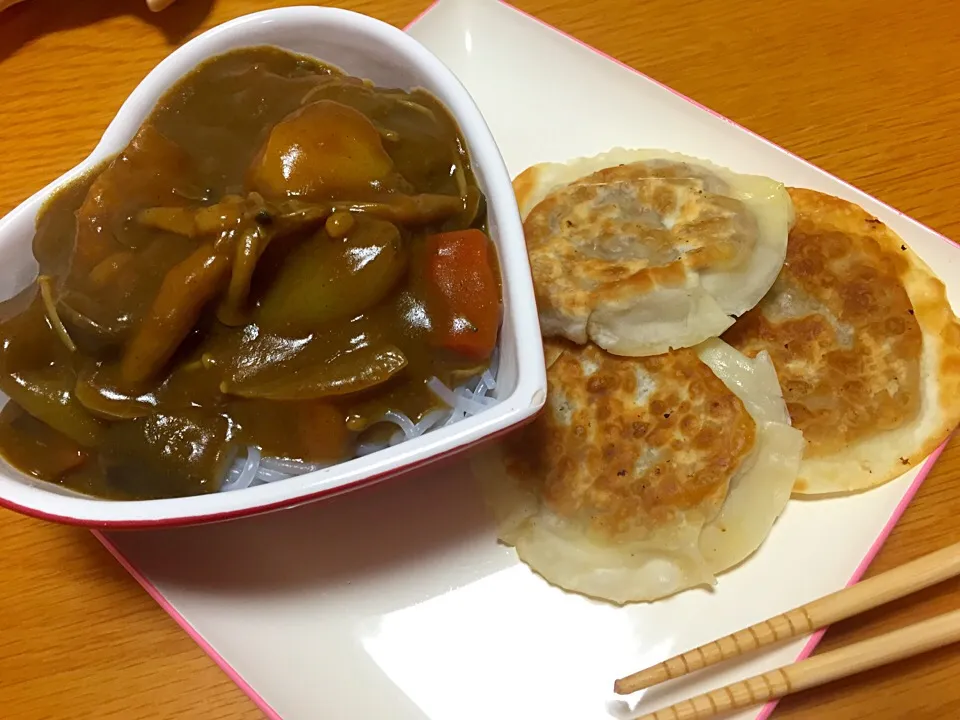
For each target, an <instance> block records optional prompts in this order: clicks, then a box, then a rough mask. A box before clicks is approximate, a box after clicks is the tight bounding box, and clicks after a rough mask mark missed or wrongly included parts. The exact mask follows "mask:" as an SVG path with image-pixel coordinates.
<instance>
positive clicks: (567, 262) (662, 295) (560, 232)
mask: <svg viewBox="0 0 960 720" xmlns="http://www.w3.org/2000/svg"><path fill="white" fill-rule="evenodd" d="M514 190H515V191H516V195H517V200H518V203H519V205H520V212H521V215H522V216H523V218H524V233H525V235H526V240H527V251H528V253H529V256H530V264H531V268H532V271H533V277H534V284H535V286H536V289H537V304H538V307H539V310H540V324H541V329H542V331H543V335H544V336H545V337H564V338H567V339H568V340H571V341H573V342H575V343H579V344H583V343H585V342H587V341H588V340H591V341H593V342H594V343H596V344H597V345H599V346H600V347H602V348H604V349H605V350H607V351H609V352H612V353H615V354H617V355H628V356H647V355H658V354H661V353H665V352H668V351H669V350H671V349H678V348H684V347H690V346H693V345H696V344H698V343H701V342H703V341H704V340H707V339H709V338H712V337H717V336H719V335H720V334H721V333H722V332H723V331H724V330H726V329H727V328H728V327H730V325H731V324H732V323H733V319H734V317H736V316H739V315H741V314H742V313H744V312H745V311H747V310H749V309H750V308H752V307H753V306H754V305H756V304H757V303H758V302H759V301H760V298H762V297H763V295H764V294H765V293H766V292H767V290H769V289H770V286H771V285H772V284H773V281H774V280H775V279H776V277H777V273H778V272H780V267H781V266H782V265H783V259H784V257H785V254H786V246H787V233H788V231H789V230H790V226H791V225H792V223H793V209H792V205H791V203H790V197H789V195H788V194H787V192H786V189H785V188H784V186H783V185H782V184H781V183H779V182H776V181H774V180H771V179H769V178H765V177H760V176H755V175H741V174H738V173H735V172H732V171H730V170H727V169H725V168H722V167H718V166H716V165H713V164H712V163H709V162H707V161H705V160H698V159H696V158H691V157H687V156H684V155H677V154H675V153H669V152H666V151H663V150H623V149H617V150H612V151H610V152H608V153H604V154H602V155H597V156H596V157H591V158H580V159H577V160H571V161H570V162H567V163H546V164H541V165H535V166H533V167H531V168H528V169H527V170H524V171H523V172H522V173H521V174H520V175H519V176H517V178H516V179H515V180H514Z"/></svg>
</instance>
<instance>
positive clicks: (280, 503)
mask: <svg viewBox="0 0 960 720" xmlns="http://www.w3.org/2000/svg"><path fill="white" fill-rule="evenodd" d="M254 45H273V46H277V47H280V48H284V49H287V50H290V51H293V52H297V53H302V54H305V55H310V56H313V57H316V58H318V59H320V60H322V61H324V62H327V63H329V64H332V65H335V66H338V67H340V68H341V69H343V70H344V71H346V72H347V73H349V74H351V75H355V76H358V77H363V78H368V79H370V80H372V81H373V82H374V83H376V84H377V85H380V86H392V87H398V88H404V89H410V88H414V87H422V88H424V89H426V90H427V91H429V92H430V93H432V94H433V95H434V96H435V97H437V98H439V99H440V100H441V101H442V102H443V103H444V104H445V105H446V107H447V108H448V109H449V110H450V112H451V113H452V114H453V116H454V118H455V119H456V121H457V123H458V124H459V126H460V128H461V131H462V133H463V135H464V138H465V140H466V143H467V146H468V151H469V153H470V155H471V158H472V162H473V167H474V170H475V174H476V177H477V180H478V182H479V184H480V187H481V189H482V190H483V192H484V193H485V195H486V198H487V210H488V218H489V229H490V235H491V238H492V239H493V241H494V243H495V245H496V248H497V253H498V258H499V263H500V269H501V276H502V282H503V308H504V313H503V323H502V326H501V329H500V341H499V358H500V360H499V369H498V374H497V384H496V389H495V391H494V397H495V398H496V400H497V402H496V403H495V404H492V405H491V406H490V407H487V408H486V409H484V410H483V411H481V412H479V413H477V414H475V415H473V416H470V417H465V418H463V419H462V420H459V421H457V422H454V423H452V424H449V425H447V426H445V427H441V428H438V429H435V430H432V431H430V432H427V433H425V434H423V435H421V436H419V437H415V438H411V439H408V440H405V441H403V442H400V443H398V444H396V445H394V446H392V447H388V448H386V449H382V450H378V451H376V452H373V453H371V454H369V455H366V456H364V457H358V458H355V459H352V460H348V461H345V462H342V463H339V464H337V465H333V466H331V467H328V468H325V469H322V470H317V471H315V472H310V473H307V474H304V475H298V476H294V477H291V478H289V479H286V480H282V481H278V482H273V483H267V484H263V485H257V486H254V487H249V488H246V489H243V490H236V491H231V492H215V493H210V494H206V495H199V496H193V497H185V498H174V499H163V500H141V501H117V500H102V499H98V498H93V497H88V496H85V495H81V494H78V493H75V492H73V491H70V490H67V489H65V488H61V487H60V486H58V485H55V484H52V483H47V482H43V481H39V480H36V479H34V478H31V477H29V476H28V475H26V474H24V473H21V472H19V471H18V470H16V469H14V468H12V467H11V466H10V465H9V464H7V463H6V462H3V461H2V460H0V505H3V506H5V507H8V508H11V509H14V510H17V511H20V512H23V513H26V514H28V515H33V516H36V517H40V518H44V519H47V520H53V521H57V522H63V523H70V524H76V525H87V526H92V527H101V528H104V527H106V528H148V527H161V526H171V525H185V524H193V523H201V522H211V521H219V520H226V519H230V518H236V517H241V516H245V515H253V514H256V513H261V512H265V511H270V510H277V509H281V508H287V507H291V506H294V505H299V504H302V503H306V502H311V501H315V500H318V499H320V498H324V497H329V496H332V495H335V494H339V493H342V492H346V491H348V490H353V489H357V488H360V487H364V486H367V485H371V484H373V483H376V482H378V481H381V480H384V479H387V478H390V477H393V476H396V475H398V474H401V473H403V472H406V471H409V470H412V469H414V468H417V467H420V466H423V465H425V464H427V463H430V462H432V461H435V460H438V459H440V458H442V457H447V456H450V455H453V454H455V453H458V452H460V451H463V450H465V449H467V448H469V447H471V446H474V445H476V444H478V443H481V442H483V441H484V440H487V439H490V438H492V437H494V436H498V435H501V434H503V433H506V432H508V431H509V430H510V429H512V428H515V427H516V426H518V425H520V424H522V423H523V422H524V421H527V420H529V419H531V418H532V417H534V416H535V414H536V413H537V412H538V411H539V410H540V408H541V407H542V406H543V403H544V399H545V397H546V377H545V371H544V362H543V352H542V348H541V345H540V332H539V325H538V320H537V311H536V305H535V301H534V295H533V283H532V280H531V277H530V267H529V262H528V260H527V254H526V247H525V244H524V239H523V227H522V225H521V222H520V216H519V212H518V210H517V204H516V200H515V198H514V194H513V189H512V186H511V183H510V176H509V175H508V173H507V170H506V167H505V165H504V163H503V159H502V157H501V156H500V152H499V150H498V149H497V146H496V143H495V142H494V140H493V136H492V135H491V133H490V130H489V129H488V128H487V125H486V122H485V121H484V119H483V117H482V116H481V114H480V111H479V110H478V109H477V106H476V104H475V103H474V102H473V100H472V98H471V97H470V95H469V94H468V93H467V91H466V89H465V88H464V87H463V85H462V84H461V83H460V82H459V80H457V78H456V76H454V74H453V73H452V72H451V71H450V70H449V69H448V68H447V67H446V66H444V65H443V63H441V62H440V60H439V59H437V57H436V56H434V55H433V54H432V53H431V52H430V51H429V50H427V49H426V48H425V47H423V46H422V45H421V44H420V43H418V42H417V41H416V40H414V39H413V38H412V37H410V36H409V35H407V34H406V33H404V32H403V31H401V30H398V29H397V28H395V27H393V26H391V25H388V24H386V23H383V22H381V21H379V20H376V19H374V18H371V17H367V16H365V15H361V14H358V13H354V12H349V11H346V10H339V9H333V8H323V7H291V8H283V9H277V10H266V11H263V12H258V13H254V14H252V15H247V16H244V17H241V18H238V19H236V20H233V21H231V22H228V23H225V24H223V25H220V26H218V27H216V28H213V29H211V30H209V31H207V32H205V33H203V34H202V35H200V36H199V37H197V38H195V39H193V40H191V41H190V42H188V43H186V44H185V45H183V46H182V47H180V48H179V49H178V50H176V51H175V52H173V53H172V54H170V55H169V56H168V57H167V58H166V59H165V60H163V62H161V63H160V64H159V65H157V67H156V68H154V69H153V70H152V71H151V72H150V74H149V75H147V77H146V78H144V80H143V82H141V83H140V84H139V85H138V86H137V88H136V90H134V91H133V93H131V95H130V97H129V98H127V100H126V102H124V104H123V106H122V107H121V108H120V111H119V112H118V113H117V116H116V117H115V118H114V120H113V122H111V123H110V125H109V127H107V129H106V132H104V134H103V138H102V139H101V140H100V143H99V144H98V145H97V147H96V148H95V149H94V151H93V152H92V153H91V154H90V156H89V157H88V158H87V159H86V160H84V161H83V162H82V163H80V164H79V165H77V166H76V167H75V168H73V169H72V170H71V171H70V172H68V173H66V174H65V175H63V176H62V177H61V178H59V179H58V180H56V181H55V182H53V183H51V184H50V185H49V186H47V187H46V188H44V189H43V190H41V191H40V192H38V193H36V194H35V195H33V197H31V198H29V199H28V200H26V201H25V202H23V203H22V204H21V205H20V206H19V207H17V208H16V209H15V210H13V211H12V212H11V213H10V214H8V215H7V216H6V217H4V218H3V219H2V220H0V256H2V258H3V263H2V267H0V297H10V296H12V295H14V294H15V293H16V292H18V291H20V290H22V289H23V288H25V287H26V286H27V285H28V284H29V283H31V282H33V281H34V280H35V278H36V273H37V263H36V261H35V260H34V257H33V254H32V250H31V241H32V239H33V235H34V226H35V222H36V218H37V213H38V211H39V210H40V209H41V207H42V206H43V205H44V202H45V201H46V200H47V198H49V197H50V196H51V195H52V194H53V193H54V192H55V191H56V190H57V189H58V188H60V187H62V186H63V185H64V184H66V183H69V182H71V181H73V180H75V179H77V178H79V177H81V176H82V175H84V174H85V173H87V172H89V171H90V170H92V169H93V168H95V167H96V166H98V165H99V164H101V163H102V162H104V161H105V160H108V159H109V158H110V157H111V156H113V155H115V154H116V153H118V152H119V151H120V150H122V149H123V148H124V147H125V146H126V144H127V143H128V142H129V141H130V139H131V138H132V137H133V136H134V134H135V133H136V131H137V129H138V127H139V126H140V124H141V123H142V122H143V120H144V119H145V118H146V117H147V115H148V114H149V113H150V111H151V110H152V109H153V107H154V105H155V104H156V102H157V100H158V99H159V98H160V97H161V96H162V95H163V93H164V91H166V90H167V89H168V88H169V87H170V86H171V85H172V84H174V83H175V82H176V81H177V80H179V79H180V78H181V77H182V76H183V75H184V74H186V73H187V72H189V71H190V70H192V69H193V68H195V67H196V66H197V65H198V64H199V63H201V62H202V61H204V60H206V59H207V58H210V57H212V56H215V55H219V54H221V53H224V52H226V51H228V50H231V49H235V48H239V47H249V46H254Z"/></svg>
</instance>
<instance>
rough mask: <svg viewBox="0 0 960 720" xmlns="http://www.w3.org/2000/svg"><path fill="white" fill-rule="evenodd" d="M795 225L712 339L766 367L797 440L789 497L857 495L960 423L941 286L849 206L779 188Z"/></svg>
mask: <svg viewBox="0 0 960 720" xmlns="http://www.w3.org/2000/svg"><path fill="white" fill-rule="evenodd" d="M790 196H791V198H792V199H793V204H794V208H795V211H796V224H795V226H794V228H793V230H792V231H791V233H790V237H789V242H788V247H787V258H786V262H785V264H784V266H783V269H782V270H781V272H780V275H779V276H778V278H777V281H776V282H775V283H774V285H773V288H772V289H771V291H770V292H769V293H768V294H767V296H766V297H765V298H764V299H763V301H762V302H761V303H760V304H759V305H758V306H757V307H756V308H755V309H753V310H752V311H751V312H749V313H747V314H746V315H745V316H744V317H742V318H741V319H740V320H738V321H737V323H736V324H735V325H734V326H733V327H732V328H731V329H730V330H729V331H728V332H727V333H726V334H725V335H724V336H723V337H724V339H725V340H726V341H727V342H729V343H730V344H732V345H733V346H734V347H736V348H738V349H739V350H741V351H742V352H744V353H745V354H747V355H750V356H754V355H756V354H757V353H758V352H762V351H766V352H768V353H769V354H770V357H771V358H772V359H773V363H774V365H775V366H776V369H777V374H778V375H779V377H780V383H781V385H782V387H783V392H784V397H785V399H786V402H787V407H788V409H789V411H790V416H791V418H792V421H793V424H794V425H795V426H796V427H797V428H799V429H800V430H801V431H802V432H803V435H804V438H805V439H806V447H805V450H804V459H803V463H802V464H801V467H800V474H799V476H798V478H797V484H796V488H795V491H796V492H797V493H802V494H823V493H839V492H848V491H853V490H862V489H865V488H868V487H872V486H875V485H879V484H881V483H884V482H886V481H888V480H891V479H893V478H895V477H897V476H899V475H901V474H902V473H903V472H905V471H906V470H908V469H909V468H911V467H913V466H914V465H917V464H918V463H919V462H920V461H921V460H923V458H925V457H926V456H927V455H929V454H930V453H931V452H932V451H933V450H934V449H935V448H936V447H937V446H938V445H939V444H940V443H942V442H943V441H944V439H946V437H947V436H948V435H949V433H950V432H951V431H952V430H953V428H954V427H955V426H956V425H957V423H958V422H960V323H958V321H957V318H956V316H955V315H954V312H953V310H952V308H951V306H950V303H949V301H948V299H947V295H946V290H945V288H944V285H943V283H942V282H941V281H940V280H939V279H938V278H937V277H936V276H935V275H934V274H933V272H932V271H931V270H930V268H929V267H927V265H926V264H925V263H924V262H923V261H922V260H921V259H920V258H919V257H918V256H917V255H916V254H915V253H914V252H913V251H912V250H911V249H910V248H909V247H908V246H907V245H906V243H905V242H904V241H903V240H902V239H901V238H900V237H898V236H897V235H896V234H895V233H894V232H893V231H892V230H891V229H890V228H888V227H887V226H886V225H884V224H883V223H882V222H880V221H879V220H877V219H876V218H874V217H872V216H871V215H869V214H868V213H867V212H865V211H864V210H863V209H862V208H860V207H859V206H857V205H855V204H853V203H850V202H848V201H846V200H842V199H840V198H836V197H832V196H829V195H824V194H822V193H819V192H815V191H813V190H804V189H796V188H791V189H790Z"/></svg>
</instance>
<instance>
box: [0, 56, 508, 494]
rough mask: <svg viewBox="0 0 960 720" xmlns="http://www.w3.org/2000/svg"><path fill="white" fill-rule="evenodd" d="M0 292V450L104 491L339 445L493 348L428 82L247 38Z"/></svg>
mask: <svg viewBox="0 0 960 720" xmlns="http://www.w3.org/2000/svg"><path fill="white" fill-rule="evenodd" d="M33 252H34V255H35V257H36V259H37V262H38V264H39V275H38V278H37V281H36V282H35V283H34V284H32V285H31V286H29V287H28V288H26V289H25V290H24V291H23V292H21V293H20V294H18V295H17V296H16V297H14V298H11V299H10V300H7V301H5V302H3V303H2V304H0V338H2V344H0V390H2V391H3V392H4V393H5V394H6V395H8V396H9V398H10V401H9V402H8V403H7V404H6V406H5V407H4V408H3V410H2V412H0V453H2V454H3V456H4V457H5V458H6V459H7V460H8V461H9V462H10V463H11V464H13V465H14V466H15V467H17V468H19V469H20V470H22V471H24V472H26V473H29V474H31V475H32V476H34V477H37V478H40V479H43V480H47V481H51V482H56V483H60V484H61V485H63V486H65V487H68V488H71V489H73V490H76V491H79V492H82V493H87V494H91V495H95V496H100V497H106V498H115V499H148V498H162V497H177V496H185V495H193V494H198V493H205V492H214V491H216V490H218V489H219V487H220V484H221V482H222V479H223V477H224V476H225V474H226V472H227V469H228V468H229V466H230V465H231V463H233V462H234V461H235V460H236V458H237V457H238V455H239V456H242V454H243V452H244V448H245V447H246V446H248V445H253V446H256V447H258V448H260V450H261V452H263V453H264V454H265V455H269V456H274V457H281V458H286V459H290V460H298V461H304V462H336V461H339V460H344V459H348V458H350V457H352V456H353V454H354V448H355V446H356V444H357V443H358V442H359V441H362V440H363V439H364V438H365V436H366V435H368V434H371V433H373V434H376V433H377V432H378V428H379V427H381V426H380V425H378V423H380V421H381V420H382V419H383V416H384V413H385V412H387V411H394V412H400V413H404V414H406V415H407V416H408V417H410V418H411V419H412V420H414V421H416V420H417V419H418V418H420V417H421V416H422V415H423V414H425V413H426V412H428V411H430V410H432V409H435V408H438V407H442V403H441V401H440V400H439V399H438V398H436V397H435V396H434V395H433V393H432V392H431V391H430V390H429V389H428V387H427V385H426V381H427V380H428V379H430V378H431V377H438V378H440V380H442V381H443V382H444V383H446V384H448V385H450V386H453V385H456V384H457V383H459V382H462V381H463V380H465V379H466V378H468V377H470V376H472V375H475V374H477V373H478V372H481V371H482V370H483V369H485V368H486V367H487V366H488V364H489V359H490V356H491V353H492V351H493V348H494V345H495V343H496V337H497V328H498V327H499V317H500V302H501V295H500V279H499V273H498V268H497V263H496V252H495V249H494V247H493V245H492V243H490V241H489V239H488V237H487V235H486V208H485V201H484V198H483V195H482V193H481V191H480V189H479V187H478V185H477V182H476V179H475V178H474V175H473V172H472V169H471V165H470V159H469V157H468V154H467V151H466V146H465V143H464V141H463V138H462V137H461V135H460V131H459V129H458V128H457V125H456V123H455V122H454V120H453V119H452V118H451V116H450V114H449V113H448V112H447V110H446V109H445V108H444V107H443V106H442V104H441V103H439V102H438V101H437V100H436V99H435V98H433V97H432V96H430V95H429V94H428V93H426V92H424V91H419V90H414V91H410V92H407V91H401V90H394V89H385V88H379V87H375V86H373V85H372V84H371V83H369V82H367V81H364V80H361V79H358V78H353V77H349V76H347V75H345V74H343V73H342V72H340V71H339V70H337V69H335V68H333V67H329V66H327V65H324V64H322V63H320V62H319V61H316V60H314V59H311V58H306V57H302V56H298V55H294V54H291V53H288V52H285V51H282V50H279V49H275V48H268V47H258V48H247V49H241V50H237V51H234V52H231V53H228V54H225V55H222V56H219V57H216V58H213V59H211V60H209V61H207V62H206V63H204V64H203V65H201V66H199V67H198V68H197V69H195V70H194V71H193V72H192V73H190V74H189V75H187V76H185V77H184V78H182V79H181V80H180V81H179V82H178V83H177V84H176V85H174V86H173V87H172V88H171V89H170V90H169V91H168V92H167V93H166V95H165V96H164V97H163V98H162V99H161V100H160V102H159V103H158V104H157V106H156V108H155V109H154V110H153V111H152V113H151V114H150V116H149V117H148V118H147V119H146V120H145V121H144V123H143V124H142V125H141V127H140V129H139V131H138V132H137V134H136V136H135V137H134V138H133V139H132V140H131V142H130V143H129V145H128V146H127V147H126V148H125V149H124V150H123V151H122V152H121V153H120V154H119V155H118V156H116V157H115V158H114V159H113V160H112V161H110V162H109V163H107V164H105V165H104V166H103V167H101V168H100V169H98V170H97V171H95V172H93V173H92V174H91V175H90V176H88V177H86V178H84V179H83V180H81V181H77V182H75V183H72V184H70V185H68V186H66V187H63V188H61V189H59V190H58V191H57V192H56V193H55V194H54V196H53V197H52V198H51V200H50V201H49V202H48V203H47V205H46V206H45V208H44V209H43V211H42V212H41V214H40V216H39V217H38V220H37V230H36V236H35V238H34V242H33Z"/></svg>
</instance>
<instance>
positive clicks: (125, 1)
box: [0, 0, 213, 60]
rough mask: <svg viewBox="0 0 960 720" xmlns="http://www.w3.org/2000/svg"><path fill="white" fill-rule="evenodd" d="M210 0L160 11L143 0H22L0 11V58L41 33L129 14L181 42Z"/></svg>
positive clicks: (205, 13)
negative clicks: (69, 0)
mask: <svg viewBox="0 0 960 720" xmlns="http://www.w3.org/2000/svg"><path fill="white" fill-rule="evenodd" d="M212 7H213V0H179V2H177V3H175V4H174V5H172V6H171V7H169V8H167V9H166V10H164V11H163V12H159V13H153V12H150V10H148V9H147V4H146V1H145V0H82V1H80V2H78V1H76V0H74V1H72V2H64V0H23V2H21V3H19V4H17V5H14V6H13V7H11V8H9V9H7V10H4V11H3V12H2V13H0V60H4V59H5V58H7V57H9V56H10V55H13V54H14V53H15V52H16V51H17V50H19V49H20V48H21V47H23V46H24V45H28V44H29V43H31V42H33V41H34V40H36V39H37V38H39V37H41V36H43V35H49V34H52V33H56V32H60V31H62V30H69V29H71V28H77V27H82V26H85V25H92V24H94V23H96V22H99V21H101V20H106V19H107V18H110V17H114V16H116V15H121V14H122V15H129V16H133V17H136V18H139V19H140V20H141V21H143V22H145V23H148V24H150V25H152V26H154V27H156V28H158V29H159V30H160V31H161V32H162V33H163V35H164V37H165V38H166V41H167V42H168V43H169V44H171V45H176V44H179V43H181V42H182V41H183V40H185V39H186V38H187V36H189V35H190V34H191V33H192V32H193V31H195V30H196V29H197V28H199V27H200V25H201V24H203V21H204V20H205V19H206V18H207V16H208V15H209V14H210V10H211V8H212Z"/></svg>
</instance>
